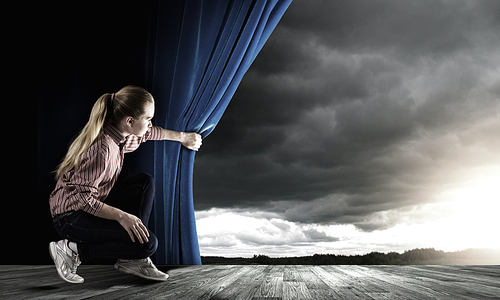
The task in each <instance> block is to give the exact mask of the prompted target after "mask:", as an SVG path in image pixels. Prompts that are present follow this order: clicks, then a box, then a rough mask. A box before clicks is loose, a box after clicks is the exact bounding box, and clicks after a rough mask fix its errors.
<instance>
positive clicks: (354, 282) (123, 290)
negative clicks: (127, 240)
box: [0, 265, 500, 300]
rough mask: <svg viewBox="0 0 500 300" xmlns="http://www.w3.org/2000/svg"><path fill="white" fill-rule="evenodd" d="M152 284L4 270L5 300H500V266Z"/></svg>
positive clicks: (238, 269) (216, 270)
mask: <svg viewBox="0 0 500 300" xmlns="http://www.w3.org/2000/svg"><path fill="white" fill-rule="evenodd" d="M159 268H160V269H162V270H163V271H166V272H168V273H169V274H170V278H169V280H168V281H167V282H159V283H157V282H150V281H146V280H143V279H140V278H137V277H135V276H132V275H126V274H122V273H119V272H117V271H116V270H114V268H113V266H86V265H83V266H80V267H79V269H78V273H79V274H80V275H81V276H83V277H84V278H85V283H83V284H79V285H72V284H67V283H64V282H62V281H61V280H60V279H59V278H58V277H57V274H56V271H55V268H54V266H8V265H4V266H0V299H22V300H27V299H88V298H92V299H176V300H177V299H189V300H194V299H267V300H273V299H315V300H316V299H500V266H300V265H289V266H279V265H273V266H265V265H253V266H241V265H223V266H216V265H207V266H189V267H159Z"/></svg>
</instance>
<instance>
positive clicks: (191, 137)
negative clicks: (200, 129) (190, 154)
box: [180, 132, 201, 151]
mask: <svg viewBox="0 0 500 300" xmlns="http://www.w3.org/2000/svg"><path fill="white" fill-rule="evenodd" d="M180 142H181V144H182V145H183V146H184V147H186V148H188V149H189V150H193V151H198V149H200V147H201V135H199V134H197V133H196V132H181V138H180Z"/></svg>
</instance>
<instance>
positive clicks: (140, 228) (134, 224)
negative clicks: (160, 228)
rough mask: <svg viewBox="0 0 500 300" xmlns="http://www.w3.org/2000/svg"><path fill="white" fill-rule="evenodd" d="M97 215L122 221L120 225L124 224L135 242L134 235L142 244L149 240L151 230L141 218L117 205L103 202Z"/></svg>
mask: <svg viewBox="0 0 500 300" xmlns="http://www.w3.org/2000/svg"><path fill="white" fill-rule="evenodd" d="M97 216H98V217H100V218H104V219H108V220H114V221H117V222H118V223H120V225H122V226H123V228H125V230H126V231H127V232H128V234H129V236H130V239H131V240H132V242H135V239H134V235H135V236H136V237H137V240H138V241H139V243H141V244H143V243H144V242H147V241H148V237H149V232H148V230H147V228H146V226H144V224H142V221H141V219H139V218H138V217H136V216H134V215H132V214H128V213H126V212H124V211H122V210H120V209H118V208H116V207H113V206H110V205H107V204H106V203H103V206H102V208H101V210H100V211H99V213H98V214H97Z"/></svg>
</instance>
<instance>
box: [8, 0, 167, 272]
mask: <svg viewBox="0 0 500 300" xmlns="http://www.w3.org/2000/svg"><path fill="white" fill-rule="evenodd" d="M156 5H157V3H156V2H155V1H135V2H134V3H130V2H129V1H122V2H116V3H112V4H110V3H109V2H108V3H106V5H104V4H101V5H95V4H77V3H68V4H67V7H61V6H60V5H57V7H56V6H54V7H51V6H47V5H43V6H40V7H37V8H34V9H33V11H32V12H31V14H29V15H28V16H29V17H27V18H25V19H26V20H27V22H29V24H30V25H31V26H30V28H31V29H32V30H33V31H32V33H30V34H33V35H32V36H31V35H30V36H29V37H27V39H29V42H27V43H24V44H22V46H20V47H19V48H23V49H25V48H26V47H29V49H30V53H33V54H30V55H29V56H30V57H29V58H27V57H22V56H26V54H22V53H14V56H13V61H16V62H17V61H23V62H26V61H28V63H23V64H20V65H16V66H14V67H15V68H17V69H21V73H23V74H24V75H26V74H29V75H27V76H26V77H31V78H29V79H26V80H30V82H31V83H32V84H29V85H23V86H21V87H19V88H18V89H21V91H17V92H16V94H19V92H21V93H22V94H23V95H25V94H24V93H27V94H30V95H32V97H31V99H29V100H28V99H27V98H28V97H27V96H26V95H25V96H24V97H16V99H19V101H14V102H17V103H14V105H15V106H17V107H16V108H14V110H16V111H22V115H23V116H26V117H25V118H22V119H23V120H26V122H20V116H17V117H15V118H14V120H16V121H15V122H16V124H15V127H16V130H17V132H16V133H14V134H12V135H13V136H15V141H11V142H9V144H11V145H12V144H14V145H16V146H17V147H9V150H8V152H10V154H12V153H14V155H8V156H7V157H14V158H13V159H15V160H18V161H20V162H21V166H20V167H19V168H11V167H8V168H9V169H11V171H9V173H11V174H12V176H10V179H9V180H8V183H7V186H5V187H6V188H7V189H6V190H11V193H12V194H14V195H15V196H7V195H6V196H5V198H4V200H5V202H6V203H7V207H6V208H5V210H4V212H5V214H4V215H3V218H2V220H3V221H2V228H4V232H5V235H4V239H3V242H2V245H3V248H5V249H6V251H5V252H6V253H7V254H6V255H2V256H1V262H0V263H1V264H48V263H51V259H50V256H49V254H48V244H49V242H50V241H52V240H59V239H60V237H59V236H58V234H57V233H56V231H55V230H54V227H53V225H52V218H51V215H50V211H49V194H50V193H51V191H52V190H53V189H54V187H55V180H54V174H53V173H52V171H54V170H55V168H56V167H57V165H58V164H59V162H60V161H61V159H62V158H63V156H64V155H65V153H66V150H67V147H68V146H69V143H70V141H71V140H72V139H73V138H74V137H75V136H76V134H77V133H78V132H79V130H80V129H81V128H82V127H83V126H84V125H85V123H86V122H87V120H88V117H89V115H90V111H91V109H92V106H93V104H94V103H95V101H96V100H97V98H98V97H99V96H101V95H102V94H104V93H112V92H116V91H118V90H119V89H120V88H122V87H123V86H125V85H128V84H134V85H139V86H143V87H145V88H146V89H148V86H147V82H148V76H150V75H151V72H152V68H150V67H149V66H148V61H151V60H148V58H149V57H150V56H151V55H153V54H154V45H149V44H148V43H150V42H151V41H153V40H154V39H153V38H154V34H155V32H154V28H155V19H156V9H155V8H156ZM25 25H26V24H25ZM19 34H20V35H21V33H19ZM22 34H25V33H22ZM25 50H26V49H25ZM23 89H24V91H23ZM32 99H36V100H34V101H33V100H32ZM34 103H35V104H36V105H33V104H34ZM14 115H15V114H14ZM28 116H30V117H28ZM11 125H12V126H11V129H14V128H12V127H13V126H14V124H11ZM20 126H22V127H25V126H27V127H28V128H29V132H25V129H23V128H22V127H20ZM17 127H19V128H17ZM33 136H34V138H33ZM5 141H6V140H5ZM5 145H6V142H4V147H5ZM141 151H148V146H147V145H145V146H144V147H141V149H140V150H138V151H136V152H135V153H132V154H130V155H127V157H126V160H125V164H124V168H123V172H122V175H126V174H127V173H128V170H129V168H130V167H131V165H132V166H134V163H133V160H134V157H137V156H138V155H140V153H141ZM26 152H28V155H26ZM131 161H132V162H131ZM8 162H9V159H7V160H5V163H8ZM10 163H11V164H13V163H16V161H14V160H13V161H10ZM12 169H14V170H12ZM35 174H36V175H35ZM35 176H36V178H35ZM35 183H36V184H35ZM26 250H28V251H29V252H27V251H26ZM5 252H4V253H5ZM27 253H28V254H29V255H27Z"/></svg>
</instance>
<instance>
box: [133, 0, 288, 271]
mask: <svg viewBox="0 0 500 300" xmlns="http://www.w3.org/2000/svg"><path fill="white" fill-rule="evenodd" d="M290 2H291V0H274V1H268V0H240V1H238V0H234V1H229V0H217V1H215V0H210V1H201V0H186V1H160V2H158V3H157V7H154V8H152V10H151V11H156V12H157V14H156V15H152V16H151V19H150V37H149V39H150V43H149V45H150V47H151V48H149V49H148V50H147V51H148V53H149V57H150V59H149V62H148V84H147V85H148V88H149V89H150V90H151V91H152V94H153V95H154V97H155V100H156V117H155V119H156V121H155V124H157V125H160V126H164V127H165V128H167V129H170V130H176V131H187V132H198V133H200V134H201V135H202V136H203V137H206V136H207V135H209V134H210V133H211V132H212V130H214V128H215V126H216V124H217V123H218V122H219V120H220V118H221V117H222V114H223V113H224V111H225V109H226V107H227V105H228V104H229V101H230V100H231V98H232V96H233V94H234V92H235V91H236V88H237V87H238V85H239V83H240V81H241V79H242V78H243V75H244V74H245V72H246V71H247V70H248V68H249V67H250V65H251V63H252V62H253V60H254V59H255V57H256V56H257V54H258V53H259V51H260V50H261V49H262V47H263V45H264V43H265V42H266V40H267V38H268V37H269V35H270V34H271V32H272V31H273V30H274V28H275V27H276V25H277V23H278V22H279V20H280V19H281V17H282V15H283V14H284V12H285V10H286V9H287V7H288V5H289V4H290ZM202 149H203V148H201V151H203V150H202ZM194 158H195V152H194V151H190V150H187V149H186V148H184V147H182V146H181V145H180V143H171V142H165V143H155V145H154V151H152V154H145V155H143V156H141V158H140V159H141V161H144V163H145V164H147V165H150V168H151V169H150V171H151V172H152V173H153V174H154V177H155V180H156V201H155V206H154V211H153V216H152V221H151V222H150V226H151V225H153V226H154V227H153V228H154V231H155V233H156V235H157V236H158V239H159V244H160V245H159V248H158V250H157V252H156V256H155V260H156V263H157V264H173V265H180V264H194V265H196V264H201V258H200V251H199V245H198V238H197V233H196V223H195V216H194V205H193V163H194Z"/></svg>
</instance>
